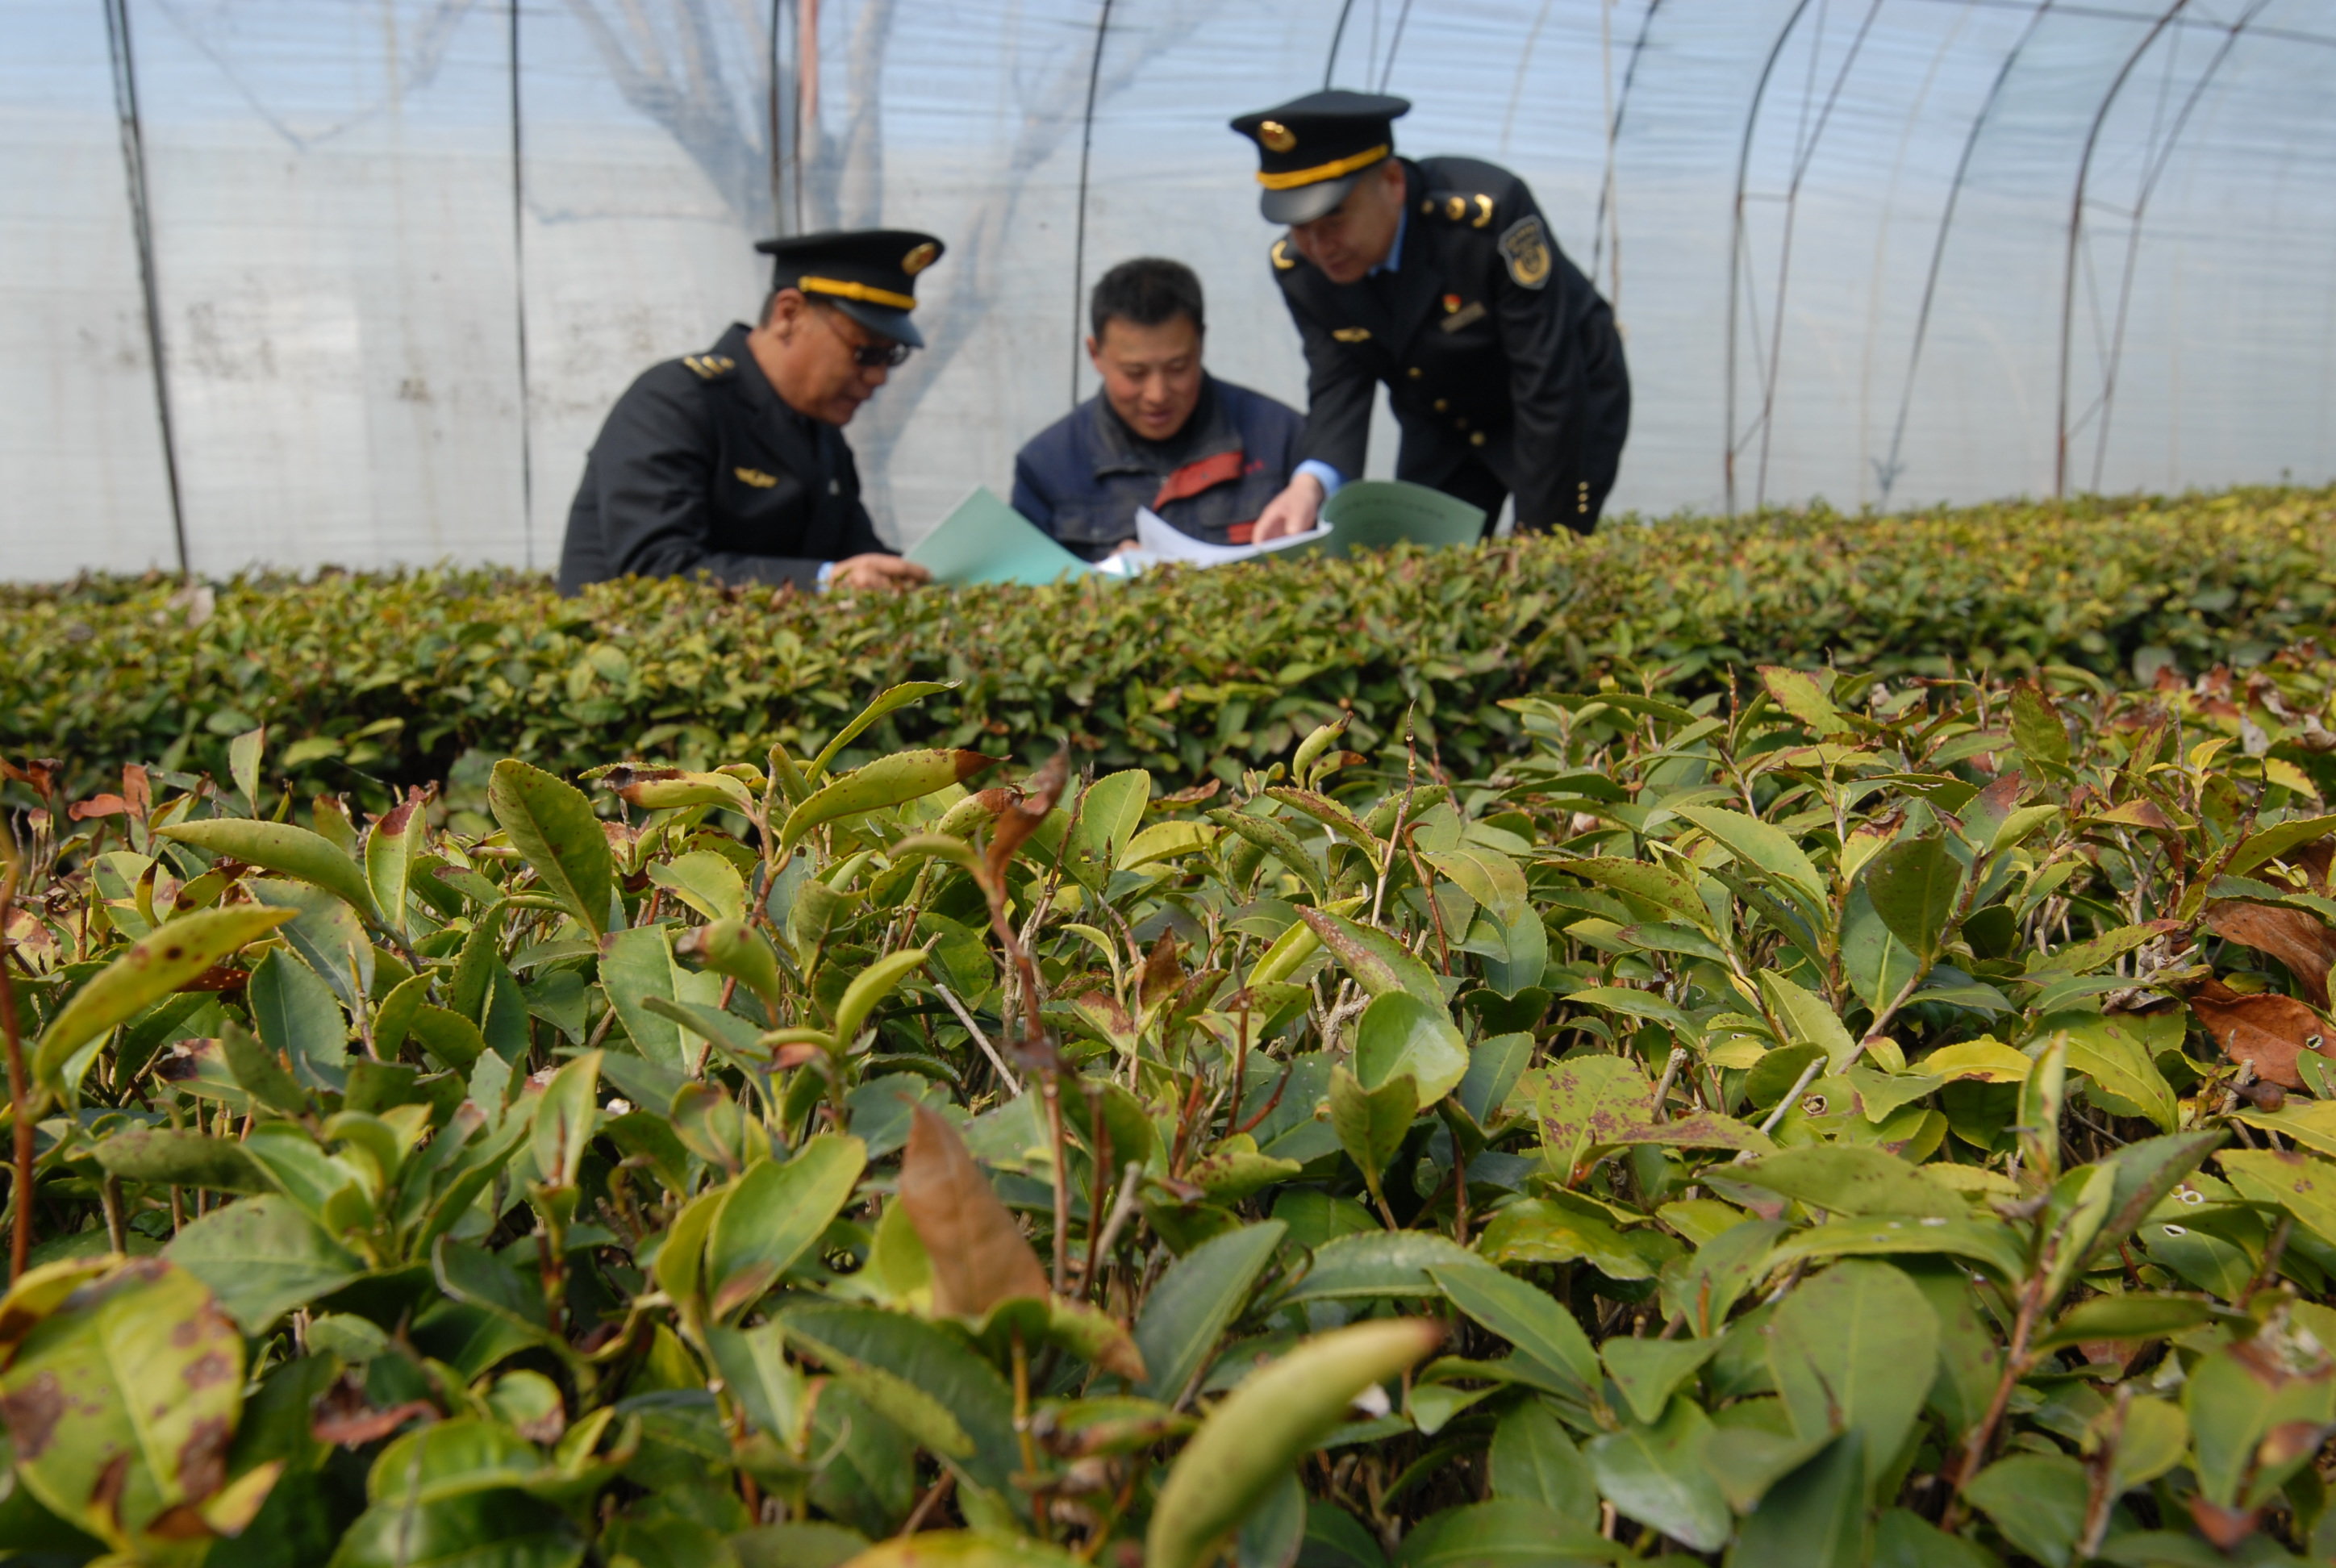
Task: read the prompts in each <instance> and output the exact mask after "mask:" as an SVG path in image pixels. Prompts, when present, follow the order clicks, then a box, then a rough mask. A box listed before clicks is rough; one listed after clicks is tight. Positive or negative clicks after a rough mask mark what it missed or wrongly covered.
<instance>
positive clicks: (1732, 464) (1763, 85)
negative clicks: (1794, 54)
mask: <svg viewBox="0 0 2336 1568" xmlns="http://www.w3.org/2000/svg"><path fill="white" fill-rule="evenodd" d="M1808 8H1809V0H1797V3H1796V5H1794V6H1793V14H1792V15H1790V16H1787V17H1786V18H1785V25H1784V26H1783V27H1782V28H1780V29H1778V31H1777V34H1776V42H1775V43H1774V44H1770V45H1769V46H1768V58H1767V59H1766V60H1764V61H1762V62H1761V63H1760V80H1759V81H1758V82H1757V83H1755V84H1754V86H1753V89H1752V103H1751V107H1750V108H1748V109H1747V110H1746V111H1745V114H1744V139H1743V143H1742V145H1741V146H1739V147H1738V148H1737V153H1736V202H1735V207H1734V219H1733V221H1732V223H1731V225H1730V227H1729V229H1728V373H1727V378H1726V386H1727V404H1726V407H1727V420H1728V426H1727V429H1726V430H1725V431H1724V432H1723V433H1722V434H1721V446H1720V470H1721V474H1722V477H1723V479H1724V480H1725V482H1726V484H1727V492H1728V516H1730V517H1733V516H1735V515H1736V310H1737V288H1736V278H1737V264H1738V262H1739V261H1740V259H1741V258H1742V257H1743V254H1744V183H1745V180H1746V179H1747V177H1748V175H1749V174H1750V172H1751V167H1752V131H1753V129H1754V127H1755V126H1756V125H1757V123H1758V122H1759V119H1760V102H1761V100H1763V99H1764V98H1766V97H1767V94H1768V78H1769V77H1770V76H1772V75H1774V74H1775V73H1776V62H1777V61H1778V60H1779V59H1781V58H1783V57H1784V53H1785V44H1786V42H1787V41H1788V40H1790V39H1791V37H1792V35H1793V29H1794V28H1796V27H1797V26H1799V25H1800V24H1801V17H1802V15H1803V14H1804V13H1806V11H1807V10H1808Z"/></svg>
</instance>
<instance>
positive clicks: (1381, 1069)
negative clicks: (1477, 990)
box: [1354, 991, 1468, 1122]
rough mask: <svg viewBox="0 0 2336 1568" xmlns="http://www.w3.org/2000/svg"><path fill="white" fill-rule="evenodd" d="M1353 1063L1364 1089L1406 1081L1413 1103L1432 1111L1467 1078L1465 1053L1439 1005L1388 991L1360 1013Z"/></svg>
mask: <svg viewBox="0 0 2336 1568" xmlns="http://www.w3.org/2000/svg"><path fill="white" fill-rule="evenodd" d="M1354 1061H1355V1076H1356V1077H1357V1078H1358V1080H1359V1081H1360V1082H1361V1084H1362V1086H1364V1087H1365V1088H1367V1089H1374V1090H1376V1089H1378V1088H1381V1087H1383V1086H1386V1085H1387V1084H1388V1083H1391V1082H1392V1081H1394V1080H1395V1079H1397V1078H1398V1077H1408V1078H1410V1079H1411V1080H1412V1082H1413V1084H1414V1085H1415V1086H1416V1092H1417V1096H1418V1103H1419V1104H1420V1105H1434V1104H1435V1103H1436V1101H1438V1100H1440V1099H1442V1098H1443V1097H1444V1096H1445V1095H1447V1094H1449V1093H1451V1092H1452V1090H1453V1089H1454V1088H1455V1086H1457V1085H1458V1084H1459V1082H1460V1080H1461V1079H1462V1078H1464V1077H1465V1076H1467V1073H1468V1047H1467V1045H1466V1043H1465V1041H1464V1040H1462V1039H1461V1037H1460V1028H1459V1026H1458V1025H1456V1024H1455V1023H1454V1022H1453V1021H1452V1015H1451V1013H1450V1012H1449V1011H1447V1010H1446V1009H1445V1007H1444V1006H1443V1004H1442V1003H1441V1002H1425V1001H1422V1000H1420V999H1419V998H1417V997H1416V996H1413V995H1411V994H1410V993H1409V992H1406V991H1390V992H1387V993H1386V994H1385V995H1382V996H1377V997H1374V998H1371V1003H1370V1005H1369V1006H1368V1007H1367V1008H1364V1009H1363V1016H1362V1018H1361V1019H1360V1020H1359V1021H1358V1023H1357V1024H1356V1026H1355V1056H1354ZM1406 1122H1408V1118H1406Z"/></svg>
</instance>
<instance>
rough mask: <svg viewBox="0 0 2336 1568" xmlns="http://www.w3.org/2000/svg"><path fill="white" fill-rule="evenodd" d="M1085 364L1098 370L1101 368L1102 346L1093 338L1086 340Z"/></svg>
mask: <svg viewBox="0 0 2336 1568" xmlns="http://www.w3.org/2000/svg"><path fill="white" fill-rule="evenodd" d="M1087 362H1088V363H1089V364H1090V365H1094V366H1095V368H1096V369H1098V370H1100V369H1102V368H1103V345H1102V344H1101V343H1099V342H1098V341H1096V340H1095V338H1093V337H1090V338H1088V339H1087Z"/></svg>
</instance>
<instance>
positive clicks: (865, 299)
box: [754, 229, 943, 348]
mask: <svg viewBox="0 0 2336 1568" xmlns="http://www.w3.org/2000/svg"><path fill="white" fill-rule="evenodd" d="M754 248H755V249H757V250H759V251H761V252H762V253H763V254H764V255H765V256H769V257H774V258H776V267H775V270H774V272H773V274H772V278H771V287H772V288H774V289H780V288H798V289H801V290H802V291H803V293H805V294H807V295H809V296H811V297H813V298H814V299H817V300H820V301H822V303H825V304H828V305H832V306H834V307H836V308H837V309H838V310H841V311H842V312H843V313H844V314H845V315H847V316H849V317H852V319H853V320H854V321H857V322H858V323H860V325H861V326H864V327H866V328H867V329H868V330H869V331H871V332H873V333H875V334H876V335H878V336H881V337H889V338H891V340H892V341H893V342H895V343H905V344H907V345H908V346H910V347H911V348H922V347H923V346H925V339H924V335H923V334H922V333H920V332H919V331H918V330H917V327H916V324H915V323H914V322H912V321H910V319H909V312H910V311H912V310H914V309H916V307H917V275H918V274H919V273H920V272H922V271H924V269H925V268H928V267H930V266H931V265H932V264H933V263H934V262H936V261H939V259H940V258H941V252H942V250H943V246H942V244H941V242H940V241H939V240H938V239H934V238H933V237H932V236H931V235H930V234H920V233H918V232H917V231H916V230H914V229H831V230H829V231H828V232H826V233H824V234H794V235H788V236H785V237H784V238H782V239H765V240H764V241H762V242H761V243H760V244H758V245H756V246H755V247H754Z"/></svg>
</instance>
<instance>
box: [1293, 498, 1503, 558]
mask: <svg viewBox="0 0 2336 1568" xmlns="http://www.w3.org/2000/svg"><path fill="white" fill-rule="evenodd" d="M1322 521H1325V522H1327V523H1329V525H1330V537H1329V539H1326V540H1324V541H1322V542H1321V543H1320V544H1318V545H1314V546H1311V547H1310V548H1312V549H1315V550H1320V551H1321V552H1322V553H1323V554H1324V555H1331V556H1340V555H1345V554H1347V553H1348V551H1349V550H1385V549H1386V548H1387V546H1388V545H1391V544H1402V543H1405V542H1406V541H1407V542H1409V543H1412V544H1416V545H1421V546H1424V547H1425V548H1426V549H1428V550H1446V549H1449V548H1450V547H1452V546H1453V545H1455V544H1475V542H1476V541H1478V540H1481V539H1483V538H1484V508H1483V507H1480V506H1471V505H1470V504H1469V503H1468V502H1465V501H1461V500H1458V499H1457V498H1455V497H1453V496H1449V495H1446V494H1445V493H1444V492H1442V491H1440V490H1430V489H1428V488H1427V486H1426V485H1424V484H1406V482H1403V481H1402V480H1399V479H1367V480H1357V481H1355V482H1352V483H1349V484H1343V485H1340V486H1339V487H1338V494H1336V495H1334V496H1332V497H1331V498H1330V499H1329V502H1326V503H1325V504H1324V505H1323V508H1322Z"/></svg>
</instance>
